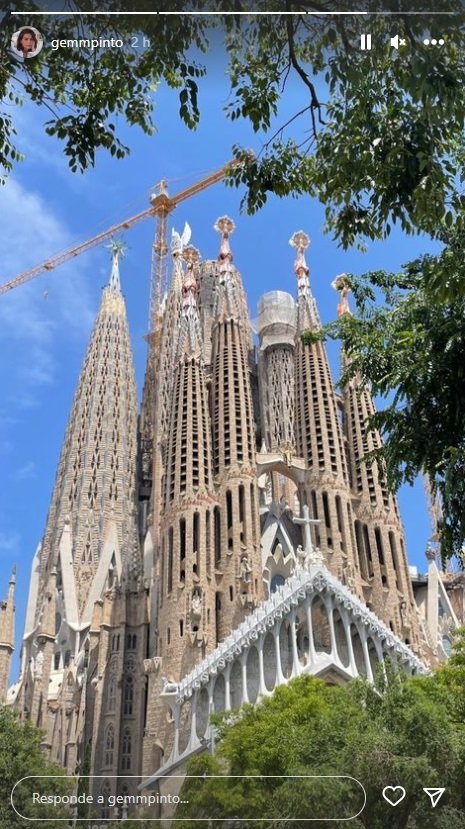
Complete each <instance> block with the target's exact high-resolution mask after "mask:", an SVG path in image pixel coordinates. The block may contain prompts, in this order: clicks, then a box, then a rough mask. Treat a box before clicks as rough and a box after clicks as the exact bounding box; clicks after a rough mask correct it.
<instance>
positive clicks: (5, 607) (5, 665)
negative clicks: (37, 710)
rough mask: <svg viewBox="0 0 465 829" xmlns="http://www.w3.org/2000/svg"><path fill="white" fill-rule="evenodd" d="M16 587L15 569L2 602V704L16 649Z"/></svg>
mask: <svg viewBox="0 0 465 829" xmlns="http://www.w3.org/2000/svg"><path fill="white" fill-rule="evenodd" d="M15 585H16V569H15V568H13V570H12V573H11V576H10V582H9V584H8V594H7V597H6V599H5V600H4V601H3V602H0V704H1V703H4V702H5V700H6V694H7V690H8V680H9V678H10V670H11V657H12V655H13V651H14V649H15Z"/></svg>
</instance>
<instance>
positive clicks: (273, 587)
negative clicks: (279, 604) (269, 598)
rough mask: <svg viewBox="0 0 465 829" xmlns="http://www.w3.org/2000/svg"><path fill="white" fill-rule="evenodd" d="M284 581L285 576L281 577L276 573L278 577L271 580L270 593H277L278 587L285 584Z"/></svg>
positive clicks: (275, 576)
mask: <svg viewBox="0 0 465 829" xmlns="http://www.w3.org/2000/svg"><path fill="white" fill-rule="evenodd" d="M284 581H285V579H284V576H281V575H280V573H276V575H274V576H273V578H272V579H271V584H270V593H276V591H277V589H278V587H281V585H282V584H284Z"/></svg>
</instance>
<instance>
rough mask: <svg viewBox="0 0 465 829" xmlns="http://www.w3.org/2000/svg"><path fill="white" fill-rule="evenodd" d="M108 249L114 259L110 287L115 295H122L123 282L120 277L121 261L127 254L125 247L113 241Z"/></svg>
mask: <svg viewBox="0 0 465 829" xmlns="http://www.w3.org/2000/svg"><path fill="white" fill-rule="evenodd" d="M108 249H109V250H110V251H111V258H112V266H111V274H110V280H109V282H108V287H109V288H110V290H111V291H113V292H115V293H118V294H119V293H121V280H120V275H119V263H120V259H121V258H122V257H123V256H124V253H125V250H126V248H125V246H124V245H123V243H122V242H118V241H116V240H113V241H112V242H110V244H109V245H108Z"/></svg>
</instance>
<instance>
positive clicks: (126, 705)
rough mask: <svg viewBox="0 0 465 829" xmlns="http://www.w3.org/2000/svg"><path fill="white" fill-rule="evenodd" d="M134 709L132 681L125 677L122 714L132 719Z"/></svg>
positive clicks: (129, 677) (131, 678)
mask: <svg viewBox="0 0 465 829" xmlns="http://www.w3.org/2000/svg"><path fill="white" fill-rule="evenodd" d="M133 708H134V679H133V677H132V676H131V675H129V676H127V677H126V679H125V682H124V697H123V713H124V716H125V717H132V712H133Z"/></svg>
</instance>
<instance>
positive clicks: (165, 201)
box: [0, 159, 242, 342]
mask: <svg viewBox="0 0 465 829" xmlns="http://www.w3.org/2000/svg"><path fill="white" fill-rule="evenodd" d="M241 163H242V161H241V160H240V159H233V160H232V161H230V162H229V163H228V164H226V165H225V166H224V167H221V169H219V170H217V171H216V172H215V173H211V175H209V176H206V178H203V179H201V181H198V182H196V184H192V185H191V186H190V187H186V188H185V189H184V190H181V191H180V192H179V193H176V194H175V195H174V196H170V195H168V191H167V186H166V181H165V180H162V181H161V182H160V183H159V184H158V185H157V186H156V188H155V192H154V193H153V195H152V196H151V197H150V207H148V208H146V210H143V211H142V212H141V213H137V214H136V215H135V216H131V218H129V219H124V220H123V221H121V222H119V223H118V224H115V225H112V227H109V228H108V230H104V231H103V232H102V233H98V234H97V235H96V236H93V237H92V238H91V239H88V240H87V241H86V242H81V243H80V244H78V245H75V246H74V247H71V248H69V249H68V250H65V251H64V252H63V253H58V254H56V255H55V256H52V257H51V258H50V259H47V260H46V261H45V262H42V263H41V264H40V265H35V266H34V267H33V268H29V270H27V271H23V273H20V274H18V276H16V277H15V278H14V279H11V280H10V281H9V282H5V283H4V284H3V285H0V295H2V294H6V293H8V291H11V290H13V288H17V287H18V286H19V285H24V283H25V282H29V281H30V280H31V279H35V277H37V276H40V274H42V273H49V272H50V271H54V270H55V269H56V268H58V267H59V266H60V265H63V264H64V263H65V262H68V261H69V260H70V259H74V258H75V257H77V256H80V255H81V253H85V251H87V250H91V249H92V248H94V247H97V245H100V244H102V242H106V241H107V240H108V239H111V238H113V237H114V236H115V235H116V234H118V233H119V232H121V231H125V230H129V229H130V228H131V227H134V225H136V224H138V223H139V222H142V221H144V220H145V219H149V218H150V217H153V218H156V219H157V220H158V221H157V229H156V234H155V241H154V243H153V250H152V278H151V286H150V320H149V331H150V334H149V338H153V335H154V333H155V330H156V328H157V323H158V320H159V313H160V306H161V300H162V299H163V296H164V293H165V291H166V287H167V286H166V279H167V268H166V257H167V253H168V244H167V224H168V216H169V215H170V213H172V212H173V210H174V209H175V208H176V207H177V206H178V204H181V202H184V201H186V200H187V199H190V198H191V197H192V196H195V195H197V193H201V192H202V190H205V189H206V188H207V187H210V186H211V185H212V184H216V183H217V182H219V181H222V180H223V179H224V178H225V176H226V175H228V173H229V172H230V170H231V169H233V168H234V167H237V166H238V165H240V164H241ZM149 342H150V339H149Z"/></svg>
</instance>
